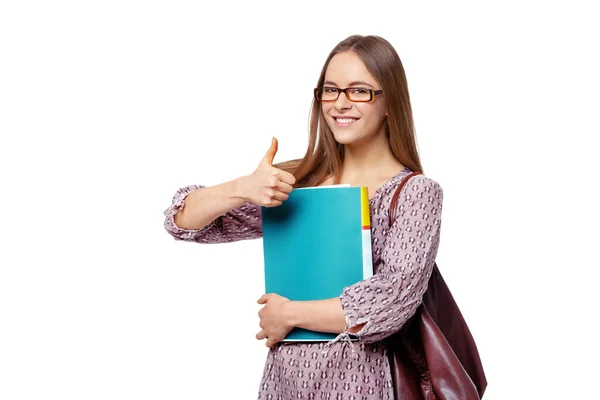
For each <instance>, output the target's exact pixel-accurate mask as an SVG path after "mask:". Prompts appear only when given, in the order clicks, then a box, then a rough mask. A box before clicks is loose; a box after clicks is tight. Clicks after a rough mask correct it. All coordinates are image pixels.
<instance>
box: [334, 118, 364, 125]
mask: <svg viewBox="0 0 600 400" xmlns="http://www.w3.org/2000/svg"><path fill="white" fill-rule="evenodd" d="M359 119H360V118H354V117H333V120H334V121H335V124H336V125H337V126H340V127H346V126H350V125H352V124H353V123H355V122H356V121H358V120H359Z"/></svg>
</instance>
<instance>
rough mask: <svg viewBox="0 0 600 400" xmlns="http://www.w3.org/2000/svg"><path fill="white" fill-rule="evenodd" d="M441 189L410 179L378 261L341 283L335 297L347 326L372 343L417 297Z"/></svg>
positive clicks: (428, 262)
mask: <svg viewBox="0 0 600 400" xmlns="http://www.w3.org/2000/svg"><path fill="white" fill-rule="evenodd" d="M442 198H443V193H442V189H441V187H440V186H439V185H438V183H437V182H435V181H433V180H432V179H429V178H427V177H424V176H416V177H413V178H411V179H410V180H409V181H408V182H407V184H406V185H405V187H404V188H403V190H402V193H401V194H400V198H399V200H400V201H399V202H398V203H399V205H398V209H397V210H396V220H395V221H394V222H393V223H392V226H391V227H390V229H389V230H388V232H387V234H386V239H385V243H384V245H383V246H384V247H383V252H382V254H381V259H382V262H383V263H382V264H381V265H380V268H379V270H378V271H377V273H376V274H374V275H373V277H371V278H368V279H365V280H362V281H360V282H358V283H356V284H354V285H351V286H348V287H346V288H344V290H343V291H342V294H341V296H340V299H341V303H342V308H343V310H344V315H345V317H346V326H347V328H348V329H351V328H352V327H355V326H356V325H360V324H365V325H364V326H363V327H362V329H361V330H360V331H359V332H358V333H356V336H358V338H359V339H360V340H363V341H364V342H366V343H372V342H376V341H379V340H382V339H384V338H386V337H388V336H390V335H392V334H394V333H395V332H397V331H398V330H399V329H400V328H402V326H403V325H404V323H405V322H406V321H407V320H408V319H409V318H410V317H412V316H413V315H414V314H415V312H416V310H417V308H418V307H419V305H420V304H421V302H422V298H423V294H424V293H425V290H426V289H427V284H428V282H429V278H430V276H431V272H432V270H433V265H434V263H435V257H436V254H437V250H438V245H439V237H440V225H441V213H442Z"/></svg>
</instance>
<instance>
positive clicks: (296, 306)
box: [284, 300, 303, 328]
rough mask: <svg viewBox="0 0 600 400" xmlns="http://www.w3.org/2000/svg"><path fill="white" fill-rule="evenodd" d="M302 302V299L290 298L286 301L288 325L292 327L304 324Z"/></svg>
mask: <svg viewBox="0 0 600 400" xmlns="http://www.w3.org/2000/svg"><path fill="white" fill-rule="evenodd" d="M302 305H303V304H302V302H301V301H293V300H288V301H287V302H286V303H285V309H284V315H285V320H286V325H288V326H289V327H291V328H296V327H299V326H300V325H302V310H303V307H302Z"/></svg>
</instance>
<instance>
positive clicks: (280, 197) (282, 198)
mask: <svg viewBox="0 0 600 400" xmlns="http://www.w3.org/2000/svg"><path fill="white" fill-rule="evenodd" d="M288 197H290V195H289V194H287V193H283V192H280V191H276V192H275V194H273V197H272V199H273V200H278V201H282V202H283V201H286V200H287V199H288Z"/></svg>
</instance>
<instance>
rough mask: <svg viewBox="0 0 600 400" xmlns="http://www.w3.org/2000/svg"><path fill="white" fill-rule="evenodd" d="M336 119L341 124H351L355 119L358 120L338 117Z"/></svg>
mask: <svg viewBox="0 0 600 400" xmlns="http://www.w3.org/2000/svg"><path fill="white" fill-rule="evenodd" d="M335 120H336V121H337V122H339V123H340V124H350V123H352V122H354V121H357V119H356V118H336V119H335Z"/></svg>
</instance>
